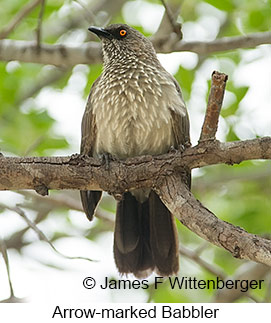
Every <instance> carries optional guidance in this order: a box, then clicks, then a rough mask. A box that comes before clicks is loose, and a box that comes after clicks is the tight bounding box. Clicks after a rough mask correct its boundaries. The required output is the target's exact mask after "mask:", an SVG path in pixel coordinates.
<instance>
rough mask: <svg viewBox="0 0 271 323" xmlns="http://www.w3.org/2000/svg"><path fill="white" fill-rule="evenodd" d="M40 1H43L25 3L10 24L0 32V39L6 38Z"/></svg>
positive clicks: (36, 0) (35, 0)
mask: <svg viewBox="0 0 271 323" xmlns="http://www.w3.org/2000/svg"><path fill="white" fill-rule="evenodd" d="M41 1H43V0H34V1H32V2H29V3H27V4H26V5H25V6H24V7H23V8H22V10H21V11H19V12H18V13H17V15H16V16H15V17H14V18H13V19H12V20H11V21H10V23H9V24H8V25H7V26H6V27H5V28H4V29H3V30H2V31H0V39H3V38H6V37H7V36H8V35H9V34H10V33H11V32H12V31H13V30H14V29H15V28H16V27H17V26H18V24H19V23H20V22H21V21H22V20H23V19H24V18H25V17H26V16H27V15H28V14H29V13H30V12H31V11H32V10H34V9H35V8H36V7H37V6H38V5H39V4H40V3H41Z"/></svg>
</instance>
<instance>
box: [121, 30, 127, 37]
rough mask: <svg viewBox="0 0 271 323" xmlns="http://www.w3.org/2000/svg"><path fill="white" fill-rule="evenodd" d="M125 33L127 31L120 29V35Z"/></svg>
mask: <svg viewBox="0 0 271 323" xmlns="http://www.w3.org/2000/svg"><path fill="white" fill-rule="evenodd" d="M126 34H127V31H126V30H125V29H121V30H120V35H121V36H122V37H123V36H125V35H126Z"/></svg>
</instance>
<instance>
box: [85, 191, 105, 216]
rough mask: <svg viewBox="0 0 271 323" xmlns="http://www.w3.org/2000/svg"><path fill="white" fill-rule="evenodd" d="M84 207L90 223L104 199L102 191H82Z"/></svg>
mask: <svg viewBox="0 0 271 323" xmlns="http://www.w3.org/2000/svg"><path fill="white" fill-rule="evenodd" d="M80 196H81V201H82V206H83V209H84V212H85V213H86V216H87V218H88V219H89V221H92V220H93V214H94V212H95V209H96V207H97V205H98V203H99V201H100V199H101V197H102V191H80Z"/></svg>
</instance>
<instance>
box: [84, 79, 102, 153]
mask: <svg viewBox="0 0 271 323" xmlns="http://www.w3.org/2000/svg"><path fill="white" fill-rule="evenodd" d="M99 78H100V77H98V78H97V80H96V81H95V82H94V83H93V85H92V88H91V90H90V93H89V96H88V101H87V105H86V108H85V112H84V115H83V119H82V124H81V149H80V152H81V154H84V155H88V156H93V149H94V145H95V139H96V124H95V117H94V115H93V111H92V105H91V96H92V94H93V89H94V88H95V86H96V85H97V82H98V80H99Z"/></svg>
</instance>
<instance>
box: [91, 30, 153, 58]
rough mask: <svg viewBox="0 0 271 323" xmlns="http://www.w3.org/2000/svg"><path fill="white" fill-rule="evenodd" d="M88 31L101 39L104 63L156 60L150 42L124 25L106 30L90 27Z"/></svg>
mask: <svg viewBox="0 0 271 323" xmlns="http://www.w3.org/2000/svg"><path fill="white" fill-rule="evenodd" d="M88 30H89V31H91V32H93V33H94V34H96V35H97V36H98V37H99V38H100V39H101V41H102V49H103V57H104V62H105V63H109V62H111V61H113V62H116V61H117V62H122V61H123V62H124V61H125V60H127V59H130V60H134V59H137V58H138V59H143V60H146V59H147V60H149V59H154V58H155V59H156V53H155V50H154V48H153V45H152V43H151V42H150V40H149V39H147V38H146V37H145V36H143V35H142V34H141V33H140V32H139V31H137V30H135V29H134V28H132V27H130V26H128V25H126V24H113V25H109V26H107V27H106V28H100V27H94V26H92V27H89V28H88Z"/></svg>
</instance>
